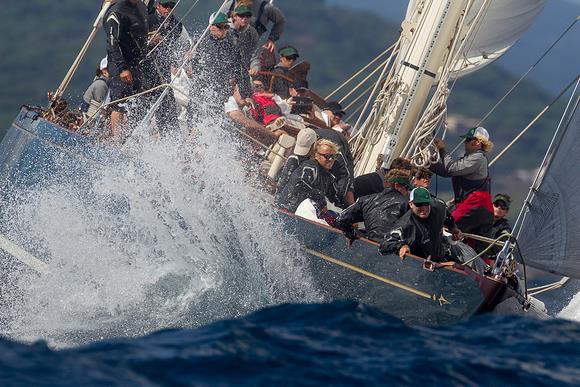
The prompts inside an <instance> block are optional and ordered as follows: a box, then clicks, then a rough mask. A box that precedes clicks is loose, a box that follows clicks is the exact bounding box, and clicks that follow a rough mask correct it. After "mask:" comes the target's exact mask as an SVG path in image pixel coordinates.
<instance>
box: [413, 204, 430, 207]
mask: <svg viewBox="0 0 580 387" xmlns="http://www.w3.org/2000/svg"><path fill="white" fill-rule="evenodd" d="M413 205H415V207H427V206H430V205H431V203H413Z"/></svg>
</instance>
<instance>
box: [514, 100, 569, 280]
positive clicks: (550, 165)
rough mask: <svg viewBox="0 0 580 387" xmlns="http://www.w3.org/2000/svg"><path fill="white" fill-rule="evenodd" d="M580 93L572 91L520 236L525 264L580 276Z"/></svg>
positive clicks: (524, 217) (526, 211)
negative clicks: (579, 166)
mask: <svg viewBox="0 0 580 387" xmlns="http://www.w3.org/2000/svg"><path fill="white" fill-rule="evenodd" d="M579 101H580V94H578V93H577V90H575V93H574V94H573V97H572V99H571V100H570V104H569V108H568V112H567V113H565V115H564V117H563V119H562V121H561V123H560V125H561V126H560V130H559V131H558V133H557V134H556V136H555V137H554V140H553V142H552V146H551V148H550V149H549V150H548V153H547V155H546V158H545V160H544V164H543V166H542V167H541V168H540V171H539V172H538V176H537V178H536V182H535V184H534V185H533V187H532V192H531V195H530V196H531V198H530V199H528V200H527V201H526V203H525V204H524V205H525V206H526V207H525V208H524V214H523V221H522V225H521V227H520V230H519V235H518V242H519V247H520V249H521V252H522V254H523V256H524V258H525V261H526V264H528V265H530V266H533V267H536V268H538V269H541V270H544V271H547V272H550V273H557V274H561V275H564V276H568V277H574V278H580V237H579V236H580V207H579V206H578V199H579V198H580V174H578V173H575V172H573V171H574V169H575V167H576V166H577V165H578V164H579V163H580V131H579V129H580V111H579V110H578V103H579Z"/></svg>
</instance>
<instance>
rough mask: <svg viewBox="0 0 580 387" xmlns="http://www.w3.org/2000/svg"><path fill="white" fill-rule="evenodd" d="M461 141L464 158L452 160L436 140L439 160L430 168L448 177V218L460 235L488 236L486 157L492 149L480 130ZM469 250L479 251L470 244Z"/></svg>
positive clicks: (490, 217) (489, 208)
mask: <svg viewBox="0 0 580 387" xmlns="http://www.w3.org/2000/svg"><path fill="white" fill-rule="evenodd" d="M461 137H463V138H464V139H465V140H464V141H465V155H464V156H463V157H461V158H459V159H457V160H453V159H452V158H451V155H450V154H449V153H447V151H446V150H445V143H444V142H443V140H441V139H435V140H434V144H435V146H436V147H437V148H438V150H439V153H440V155H441V159H440V161H439V162H438V163H437V164H433V165H431V167H430V169H431V171H433V172H435V173H436V174H437V175H439V176H443V177H451V182H452V184H453V193H454V195H455V199H454V203H455V208H454V210H453V211H452V213H451V215H452V216H453V218H454V219H455V222H456V224H457V226H458V227H459V228H460V229H461V231H462V232H467V233H472V234H477V235H482V236H489V233H490V231H491V226H492V224H493V206H492V203H491V194H490V191H491V186H490V178H489V169H488V160H487V153H488V152H490V151H491V149H492V148H493V143H492V142H491V141H490V139H489V133H488V132H487V130H486V129H485V128H483V127H481V126H480V127H477V128H471V129H469V130H468V131H467V133H466V134H465V135H464V136H461ZM470 244H472V247H474V248H476V250H479V249H480V248H481V247H485V246H477V244H475V243H474V242H472V241H470Z"/></svg>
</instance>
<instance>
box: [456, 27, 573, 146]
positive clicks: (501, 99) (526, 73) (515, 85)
mask: <svg viewBox="0 0 580 387" xmlns="http://www.w3.org/2000/svg"><path fill="white" fill-rule="evenodd" d="M579 19H580V16H577V17H576V18H575V19H574V21H573V22H572V23H571V24H570V25H569V26H568V27H567V28H566V29H565V30H564V31H563V32H562V33H561V34H560V36H558V38H556V40H554V42H552V44H551V45H550V46H549V47H548V48H547V49H546V50H545V51H544V52H543V53H542V54H541V55H540V57H539V58H538V60H537V61H536V62H535V63H534V64H533V65H532V66H530V68H529V69H528V70H527V71H526V72H525V73H524V74H523V75H522V76H521V77H520V79H518V80H517V81H516V82H515V83H514V85H513V86H512V87H511V88H510V89H509V90H508V91H507V92H506V93H505V94H504V95H503V96H502V97H501V98H500V99H499V101H498V102H497V103H496V104H495V105H494V106H493V107H492V108H491V109H490V111H489V112H487V113H486V115H485V116H484V117H483V118H482V119H481V120H479V123H478V124H477V125H476V126H481V124H482V123H483V122H484V121H485V120H486V119H487V118H489V116H490V115H491V114H492V113H493V112H494V111H495V110H496V109H497V108H498V107H499V105H501V104H502V103H503V101H504V100H505V99H506V98H507V97H508V96H509V95H510V94H511V93H512V92H513V91H514V90H515V89H516V87H517V86H518V85H519V84H520V83H521V82H522V81H523V80H524V79H525V78H526V77H527V76H528V74H529V73H530V72H531V71H532V70H533V69H534V68H535V67H536V66H537V65H538V64H539V63H540V62H541V61H542V60H543V59H544V58H545V57H546V56H547V55H548V53H549V52H550V51H551V50H552V48H554V47H555V46H556V44H558V42H559V41H560V40H562V39H563V38H564V36H565V35H566V34H567V33H568V32H570V30H571V29H572V27H573V26H574V25H575V24H576V22H577V21H578V20H579ZM462 143H463V141H460V142H459V143H458V144H457V145H455V147H454V148H453V150H452V151H451V153H450V154H453V153H455V152H456V151H457V149H459V147H460V146H461V144H462Z"/></svg>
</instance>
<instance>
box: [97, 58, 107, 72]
mask: <svg viewBox="0 0 580 387" xmlns="http://www.w3.org/2000/svg"><path fill="white" fill-rule="evenodd" d="M106 68H107V57H104V58H103V59H101V63H100V64H99V69H101V70H104V69H106Z"/></svg>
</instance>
